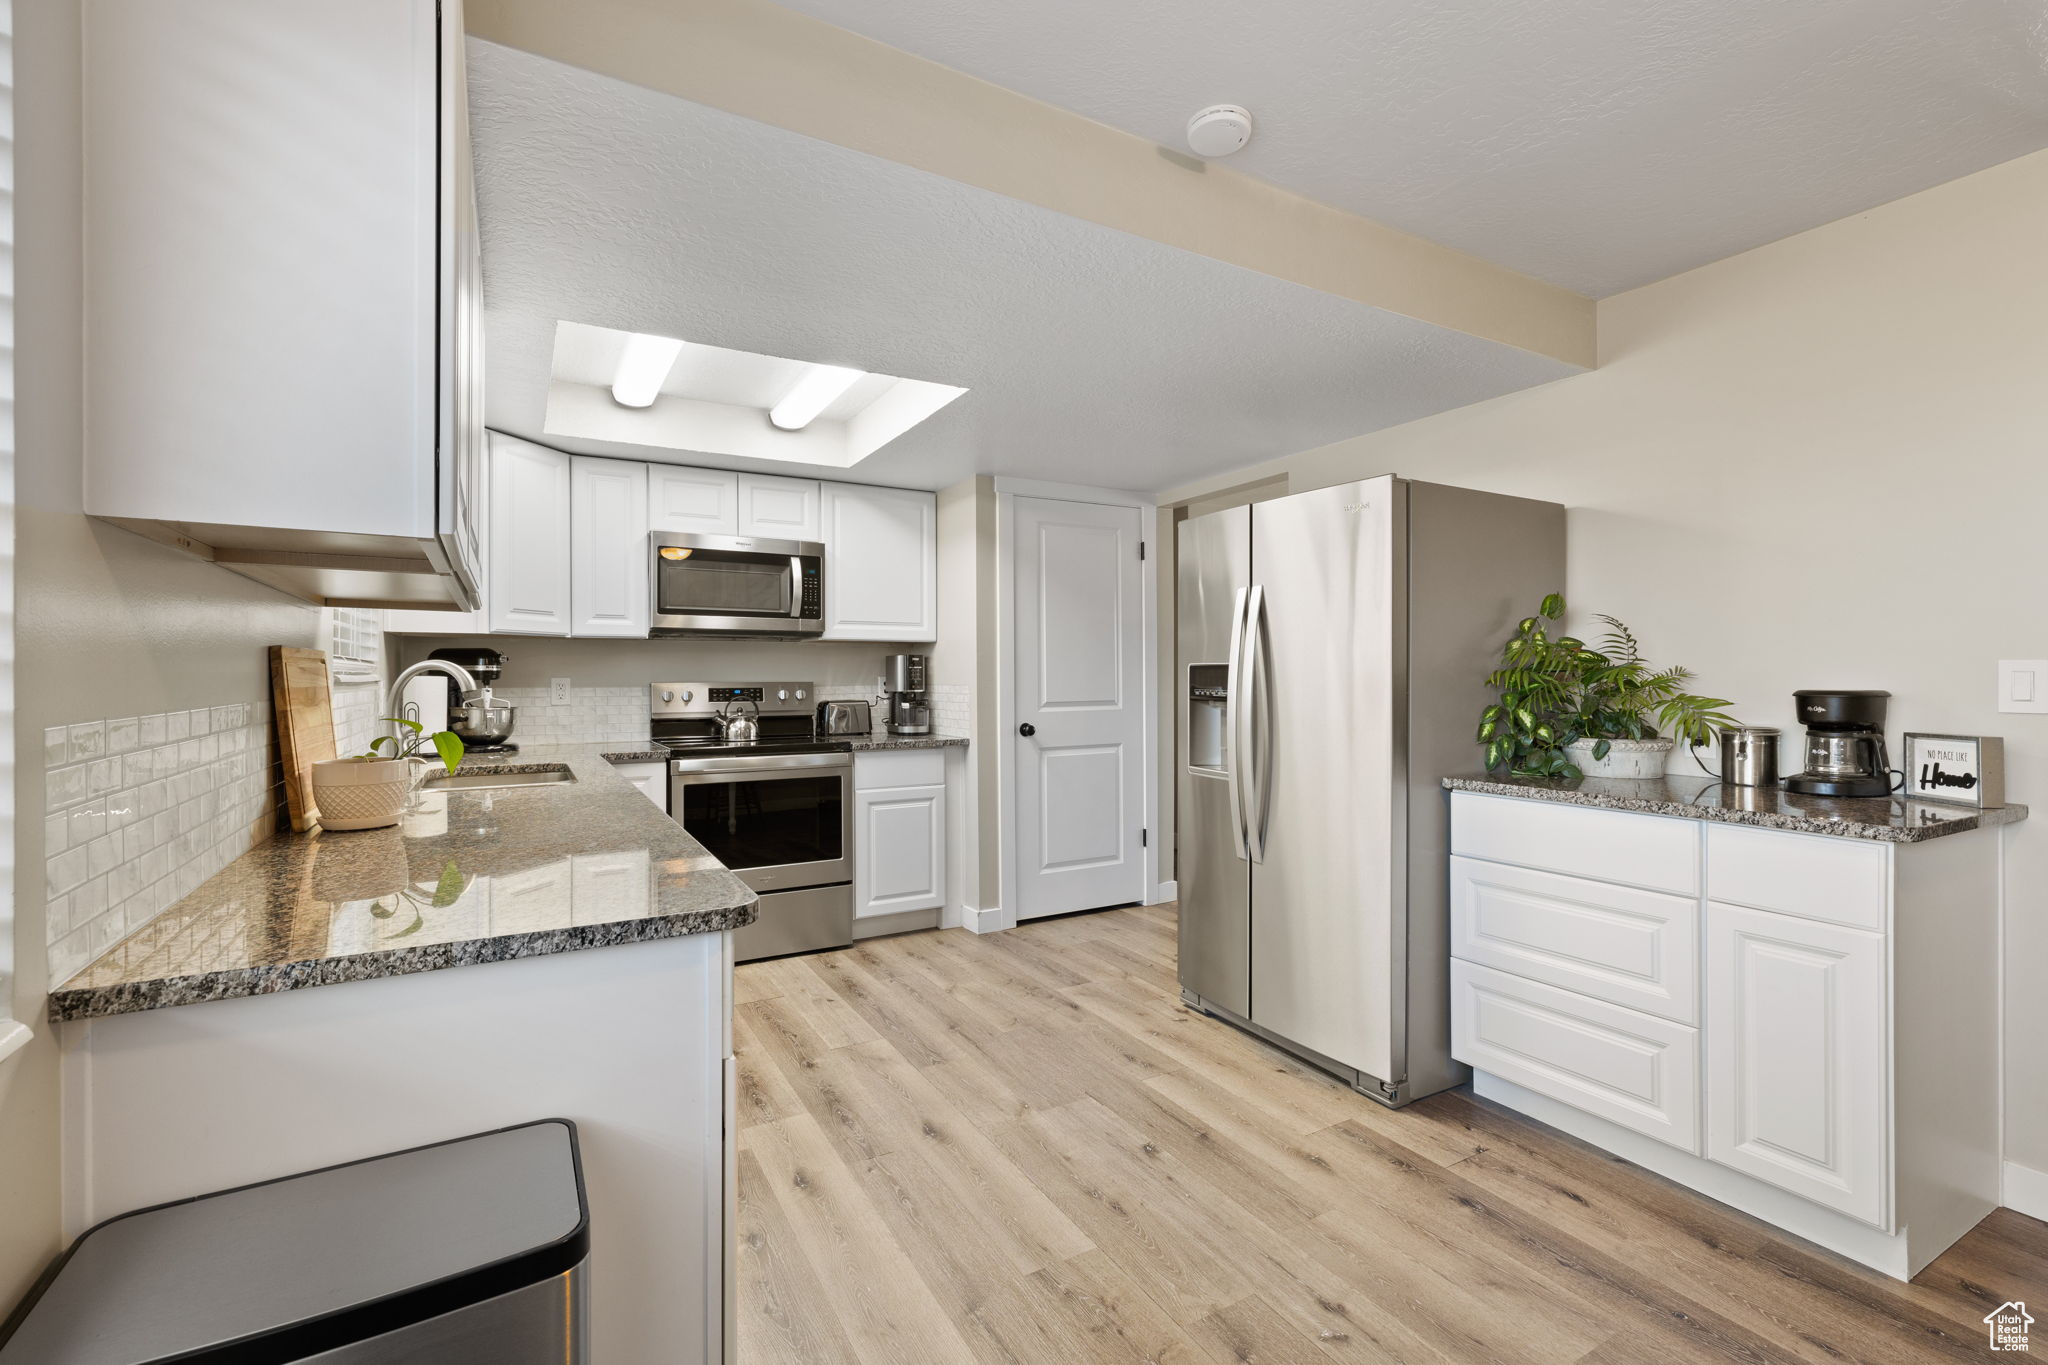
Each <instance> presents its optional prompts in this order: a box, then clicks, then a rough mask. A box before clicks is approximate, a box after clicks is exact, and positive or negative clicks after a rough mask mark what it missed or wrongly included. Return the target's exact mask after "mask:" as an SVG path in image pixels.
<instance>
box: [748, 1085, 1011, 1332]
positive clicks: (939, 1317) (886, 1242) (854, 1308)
mask: <svg viewBox="0 0 2048 1365" xmlns="http://www.w3.org/2000/svg"><path fill="white" fill-rule="evenodd" d="M740 1147H741V1151H742V1152H744V1153H750V1154H751V1155H752V1156H753V1157H754V1159H755V1161H756V1162H757V1163H758V1165H759V1170H760V1174H761V1176H762V1178H763V1180H764V1182H765V1184H766V1186H767V1188H768V1190H769V1191H770V1192H771V1197H772V1198H774V1200H775V1201H776V1204H777V1206H778V1207H779V1208H780V1209H781V1211H782V1213H783V1215H784V1216H785V1217H786V1218H787V1219H788V1222H789V1224H790V1227H791V1228H792V1229H794V1231H795V1233H796V1235H797V1236H798V1237H799V1238H800V1239H801V1244H802V1247H803V1250H804V1253H805V1256H806V1257H807V1258H808V1260H809V1262H810V1264H811V1265H812V1266H813V1267H814V1268H815V1270H816V1271H817V1285H818V1287H819V1288H820V1289H822V1291H823V1293H824V1295H825V1299H826V1302H828V1303H829V1304H830V1305H831V1307H832V1310H833V1312H834V1313H835V1314H836V1315H837V1317H838V1319H839V1324H840V1326H841V1328H842V1329H843V1330H844V1331H845V1333H846V1336H847V1338H848V1339H849V1340H850V1341H851V1342H852V1343H853V1347H854V1350H855V1352H856V1353H857V1358H858V1359H859V1360H861V1361H863V1362H870V1363H871V1365H902V1363H906V1362H921V1363H922V1362H929V1365H961V1362H963V1361H967V1360H970V1359H972V1358H973V1356H972V1353H971V1352H970V1351H969V1350H968V1348H967V1342H966V1340H965V1339H964V1338H963V1337H962V1336H961V1335H960V1331H959V1329H958V1328H957V1327H956V1326H955V1325H954V1323H953V1320H952V1319H951V1318H950V1317H948V1316H947V1314H946V1312H945V1310H944V1309H943V1308H941V1307H940V1305H939V1302H938V1300H937V1298H936V1297H934V1295H933V1293H932V1290H931V1287H930V1286H929V1285H928V1284H927V1283H926V1281H925V1279H924V1277H923V1276H922V1275H921V1274H919V1273H918V1271H917V1268H916V1265H915V1264H914V1262H913V1261H912V1260H911V1258H910V1256H909V1255H907V1254H906V1253H905V1252H904V1250H903V1247H902V1245H901V1244H900V1243H898V1242H897V1240H896V1237H895V1234H894V1233H892V1232H891V1231H890V1229H889V1225H888V1223H887V1222H886V1220H884V1219H883V1217H882V1216H881V1214H880V1212H879V1211H878V1210H877V1208H876V1206H875V1204H874V1202H873V1200H872V1199H871V1198H870V1197H869V1196H868V1194H867V1192H866V1190H865V1189H864V1188H863V1187H862V1186H861V1185H860V1184H859V1183H858V1182H857V1181H856V1179H855V1178H854V1175H853V1173H852V1171H851V1170H850V1169H848V1167H847V1165H846V1163H845V1162H844V1161H842V1160H841V1159H840V1157H839V1154H838V1153H837V1152H836V1151H835V1150H834V1149H833V1146H832V1143H831V1142H830V1141H829V1140H828V1139H827V1138H826V1137H825V1134H824V1132H823V1131H822V1130H821V1129H820V1128H819V1126H818V1123H817V1121H816V1120H815V1119H813V1118H812V1117H811V1116H810V1115H808V1114H799V1115H797V1116H796V1117H794V1118H787V1119H778V1120H777V1121H775V1122H774V1123H760V1124H756V1125H754V1126H753V1127H752V1128H749V1129H747V1130H746V1131H745V1132H744V1133H742V1134H741V1135H740Z"/></svg>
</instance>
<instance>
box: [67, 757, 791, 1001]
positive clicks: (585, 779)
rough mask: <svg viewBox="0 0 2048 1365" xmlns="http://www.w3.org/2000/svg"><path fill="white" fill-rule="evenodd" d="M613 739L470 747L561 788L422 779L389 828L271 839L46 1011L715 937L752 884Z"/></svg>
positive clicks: (133, 937) (744, 903)
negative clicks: (630, 765)
mask: <svg viewBox="0 0 2048 1365" xmlns="http://www.w3.org/2000/svg"><path fill="white" fill-rule="evenodd" d="M621 747H622V746H620V745H617V744H610V745H600V744H579V745H546V746H543V745H529V746H526V747H525V748H524V749H522V750H521V751H520V752H519V753H517V754H512V755H506V756H504V757H502V758H500V757H494V756H489V755H482V754H474V755H471V756H469V757H468V758H466V759H465V760H464V761H463V764H462V769H461V771H462V772H464V773H472V772H477V771H481V770H484V769H511V770H513V771H517V770H519V769H522V768H525V769H532V768H549V767H558V768H566V769H568V771H569V772H570V773H571V774H573V776H574V778H575V780H574V781H573V782H551V783H548V784H546V785H538V786H525V787H490V788H470V789H451V790H441V791H435V790H425V791H423V792H422V793H421V794H420V797H419V799H418V804H417V807H416V809H414V810H412V811H410V812H408V813H407V814H406V815H405V816H404V817H403V818H402V820H401V821H400V823H399V824H398V825H397V826H395V827H393V828H389V829H379V830H362V831H355V832H348V833H342V832H325V831H318V830H316V831H314V832H313V833H310V834H279V835H277V836H276V837H275V838H273V839H270V840H268V841H267V842H265V843H262V844H259V845H258V846H257V847H256V848H254V849H252V850H250V851H249V852H248V853H245V854H243V855H242V856H241V857H240V858H237V859H236V860H235V861H234V862H232V863H230V864H229V865H228V866H227V867H226V868H225V869H223V870H222V871H221V872H219V873H218V874H216V875H215V876H213V877H211V878H209V879H208V880H207V881H205V882H204V883H202V884H201V885H200V886H199V887H198V889H197V890H195V891H193V892H192V894H191V895H189V896H186V897H185V898H184V899H183V900H181V901H179V902H178V903H177V904H175V905H173V906H171V908H170V909H168V910H166V911H165V912H164V913H163V914H161V915H159V916H158V917H157V918H155V919H153V920H151V921H150V922H149V923H147V924H145V925H143V926H142V927H141V928H139V929H137V930H136V931H135V932H134V933H132V934H130V935H129V936H128V937H127V938H125V939H123V940H122V941H121V942H119V943H117V944H115V945H114V947H113V948H112V949H110V950H109V951H108V952H106V953H105V954H103V955H102V956H101V957H99V958H98V959H96V960H95V961H93V962H92V963H90V964H88V965H87V966H86V967H85V968H84V969H83V970H82V971H80V972H79V973H78V974H77V975H76V976H74V977H72V978H71V979H70V980H68V981H66V982H64V983H63V984H62V985H59V986H58V987H56V988H55V989H54V990H52V991H51V993H50V1004H49V1012H50V1018H51V1019H52V1020H56V1021H60V1022H61V1021H63V1020H70V1019H90V1018H95V1017H99V1016H102V1015H110V1014H128V1013H133V1012H135V1011H138V1010H151V1009H164V1008H167V1007H170V1006H174V1005H189V1004H196V1003H199V1002H202V1001H208V1000H226V999H232V998H235V997H238V996H248V995H267V994H272V993H275V992H278V991H289V990H299V989H303V988H306V987H312V986H327V985H335V984H339V983H341V982H347V981H364V980H370V979H373V978H376V977H385V976H404V975H408V974H410V973H414V972H429V971H436V970H439V969H441V968H445V967H460V966H466V965H469V964H473V963H483V962H501V961H505V960H507V959H510V958H519V957H539V956H545V955H547V954H551V953H566V952H575V951H577V950H578V949H583V948H600V947H607V946H610V945H613V944H622V943H641V942H647V941H650V940H654V939H665V938H680V937H683V936H685V935H688V934H702V933H715V932H717V931H720V930H724V929H737V928H740V927H742V926H744V925H747V924H751V923H753V921H754V918H755V916H756V914H757V913H758V911H757V909H756V906H755V896H754V893H753V891H752V890H750V889H749V888H748V887H747V885H746V884H745V883H744V882H742V881H741V880H740V879H739V878H738V877H736V876H734V875H733V874H732V873H731V872H729V871H727V870H726V868H725V865H724V864H722V863H720V862H719V861H718V860H717V859H716V858H714V857H712V856H711V854H710V853H709V852H707V851H706V850H705V848H704V846H703V845H702V844H700V843H698V842H697V841H696V840H695V839H693V838H691V837H690V836H689V835H688V834H687V833H685V832H684V831H683V828H682V826H681V825H679V824H677V823H676V822H675V821H673V820H671V819H669V818H668V816H667V815H665V814H664V813H663V812H662V811H661V809H660V808H659V807H657V806H655V805H653V804H652V803H650V802H649V801H648V799H647V798H646V797H645V796H643V795H642V794H641V793H640V791H639V789H638V788H636V787H634V786H633V784H632V783H631V782H629V781H627V780H626V778H625V777H624V776H623V775H621V774H620V773H618V772H616V771H615V770H614V769H613V767H612V764H611V763H610V762H608V761H606V755H607V754H610V753H614V752H617V751H618V750H619V749H620V748H621Z"/></svg>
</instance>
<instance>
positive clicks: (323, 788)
mask: <svg viewBox="0 0 2048 1365" xmlns="http://www.w3.org/2000/svg"><path fill="white" fill-rule="evenodd" d="M385 723H386V724H388V725H395V726H397V727H399V731H398V733H397V734H395V735H379V736H377V738H376V739H374V740H372V741H370V750H369V752H368V753H363V754H356V755H353V756H352V757H349V758H327V759H322V760H321V761H320V762H318V763H315V764H314V765H313V805H314V807H315V808H316V809H317V810H318V811H319V812H320V827H321V828H322V829H327V830H354V829H383V828H384V827H385V826H387V825H395V824H397V823H398V817H399V814H400V813H401V812H402V811H404V809H405V800H406V798H407V797H408V796H410V795H411V794H412V784H413V781H414V779H415V777H416V776H417V765H418V763H419V762H420V761H421V760H424V759H425V758H426V753H427V751H428V750H430V749H431V750H432V751H433V753H434V754H435V755H436V756H437V757H439V758H440V760H441V762H442V763H443V764H445V765H446V766H447V768H448V771H449V772H451V773H452V772H454V771H455V769H456V767H457V766H458V765H459V764H460V763H461V762H462V754H463V748H462V739H461V737H460V736H458V735H455V734H452V733H450V732H449V731H447V730H442V731H439V732H438V733H435V734H431V735H430V734H428V733H427V730H426V727H425V726H423V725H421V724H420V723H419V722H418V721H416V720H405V719H402V718H400V717H397V716H390V717H387V718H386V720H385Z"/></svg>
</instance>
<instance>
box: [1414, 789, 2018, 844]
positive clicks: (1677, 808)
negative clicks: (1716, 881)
mask: <svg viewBox="0 0 2048 1365" xmlns="http://www.w3.org/2000/svg"><path fill="white" fill-rule="evenodd" d="M1444 786H1446V787H1448V788H1450V789H1451V790H1452V791H1460V792H1475V793H1477V794H1479V795H1482V796H1511V797H1519V798H1521V799H1523V800H1530V801H1555V802H1559V803H1562V804H1564V805H1569V806H1594V807H1598V808H1599V809H1602V810H1626V811H1635V812H1637V813H1638V814H1643V815H1674V816H1678V817H1679V818H1681V819H1687V820H1707V821H1712V822H1714V823H1716V824H1724V825H1750V826H1753V827H1755V828H1757V829H1781V830H1787V831H1790V832H1792V833H1795V834H1827V835H1833V836H1835V837H1836V838H1842V839H1870V840H1875V841H1876V842H1879V843H1887V844H1917V843H1922V842H1924V841H1926V840H1928V839H1938V838H1940V837H1942V836H1943V835H1945V834H1962V833H1964V832H1965V831H1968V830H1973V829H1988V828H1991V827H1993V826H1997V825H2009V824H2012V823H2014V822H2015V821H2019V820H2024V819H2026V818H2027V808H2026V807H2025V806H2020V805H2011V804H2008V805H2003V806H1986V807H1983V808H1982V809H1979V808H1977V807H1974V806H1951V805H1945V804H1943V803H1941V802H1937V801H1908V800H1905V799H1904V798H1902V797H1896V796H1873V797H1848V796H1807V795H1804V794H1802V793H1800V792H1794V791H1786V790H1785V789H1784V788H1782V787H1738V786H1735V785H1733V784H1727V783H1723V782H1722V781H1721V780H1720V779H1719V778H1713V777H1683V776H1675V775H1668V774H1667V775H1666V776H1664V777H1649V778H1615V777H1606V778H1601V777H1583V778H1579V779H1577V780H1575V781H1574V780H1566V779H1561V778H1549V777H1508V776H1494V775H1487V776H1484V777H1447V778H1445V779H1444Z"/></svg>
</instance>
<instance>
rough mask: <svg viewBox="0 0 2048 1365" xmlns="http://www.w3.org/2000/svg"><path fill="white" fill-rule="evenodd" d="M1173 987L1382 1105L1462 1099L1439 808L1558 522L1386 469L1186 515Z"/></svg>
mask: <svg viewBox="0 0 2048 1365" xmlns="http://www.w3.org/2000/svg"><path fill="white" fill-rule="evenodd" d="M1179 549H1180V565H1179V575H1178V578H1177V580H1176V581H1177V609H1178V614H1179V621H1180V631H1179V679H1180V696H1181V707H1180V724H1179V731H1180V736H1179V755H1178V757H1179V782H1178V787H1179V830H1178V843H1177V846H1176V864H1175V869H1176V875H1177V876H1178V878H1179V882H1180V984H1181V995H1182V998H1183V999H1184V1000H1186V1001H1187V1003H1188V1004H1189V1005H1190V1006H1192V1007H1194V1008H1196V1009H1200V1010H1202V1011H1203V1012H1205V1013H1208V1014H1211V1015H1214V1016H1216V1017H1218V1018H1221V1019H1225V1020H1228V1021H1229V1022H1231V1023H1233V1024H1236V1025H1238V1026H1240V1027H1242V1028H1246V1029H1248V1030H1250V1031H1251V1032H1253V1033H1256V1034H1258V1035H1260V1036H1261V1037H1264V1038H1266V1039H1267V1040H1269V1041H1271V1042H1274V1043H1277V1044H1279V1045H1281V1046H1283V1047H1285V1048H1287V1049H1288V1050H1290V1051H1292V1052H1294V1053H1296V1054H1298V1055H1300V1056H1302V1057H1304V1058H1306V1059H1307V1060H1309V1061H1311V1062H1313V1063H1315V1064H1316V1065H1318V1066H1320V1067H1322V1068H1323V1069H1325V1070H1328V1071H1331V1072H1333V1073H1335V1074H1337V1075H1339V1076H1341V1077H1343V1078H1344V1079H1345V1080H1348V1081H1350V1082H1351V1083H1352V1084H1353V1085H1354V1086H1356V1087H1357V1088H1358V1089H1359V1090H1360V1091H1361V1092H1362V1093H1364V1094H1366V1095H1369V1096H1371V1097H1372V1098H1374V1099H1377V1100H1380V1101H1382V1102H1383V1103H1386V1104H1393V1105H1398V1104H1406V1103H1408V1102H1409V1101H1411V1100H1415V1099H1419V1098H1421V1097H1422V1096H1424V1095H1429V1094H1433V1093H1435V1092H1436V1091H1438V1090H1442V1089H1445V1088H1446V1087H1448V1086H1452V1085H1456V1084H1457V1083H1458V1082H1459V1081H1461V1080H1463V1079H1464V1077H1465V1069H1464V1068H1463V1067H1461V1066H1459V1065H1458V1064H1457V1063H1455V1062H1453V1061H1452V1060H1451V1053H1450V1010H1449V985H1450V982H1449V958H1450V944H1449V925H1448V914H1447V908H1446V894H1447V892H1446V883H1447V872H1448V867H1447V862H1446V859H1447V856H1448V850H1447V848H1446V834H1447V830H1446V825H1447V802H1446V801H1445V798H1444V792H1443V790H1442V787H1441V779H1442V778H1444V777H1446V776H1450V775H1453V774H1461V773H1470V772H1473V771H1476V770H1477V768H1478V765H1479V761H1480V753H1479V748H1478V746H1477V745H1476V744H1475V743H1474V742H1473V732H1474V730H1475V729H1476V728H1477V724H1478V716H1479V712H1480V709H1481V708H1482V707H1483V706H1484V705H1485V704H1486V701H1487V699H1488V696H1489V694H1488V692H1487V691H1486V688H1485V685H1484V679H1485V675H1486V673H1487V671H1488V669H1489V668H1490V667H1491V666H1492V664H1493V661H1494V660H1495V659H1496V658H1497V657H1498V651H1499V648H1500V645H1501V642H1502V641H1503V640H1505V639H1506V638H1507V635H1508V634H1509V632H1510V631H1511V630H1512V628H1513V626H1514V624H1515V622H1517V621H1519V620H1520V619H1521V618H1522V617H1523V616H1526V615H1528V614H1529V613H1530V612H1531V611H1534V610H1535V607H1536V603H1537V602H1538V601H1540V600H1541V599H1542V597H1543V595H1544V594H1545V593H1547V592H1551V591H1553V590H1560V589H1562V587H1563V585H1564V508H1562V507H1560V506H1558V505H1556V504H1554V503H1547V502H1536V501H1532V500H1530V499H1526V498H1513V497H1506V496H1502V495H1499V494H1494V493H1481V492H1475V491H1473V490H1470V489H1463V488H1450V487H1446V486H1444V485H1441V484H1428V483H1416V482H1413V481H1410V480H1407V479H1401V478H1396V477H1393V476H1391V475H1389V476H1386V477H1382V478H1377V479H1368V480H1365V481H1363V482H1360V483H1349V484H1342V485H1339V486H1337V487H1333V488H1322V489H1317V490H1315V491H1314V492H1309V493H1300V494H1296V495H1294V496H1292V497H1285V498H1276V499H1273V500H1272V501H1269V502H1260V503H1253V504H1251V505H1250V506H1246V507H1234V508H1230V509H1228V510H1226V511H1222V512H1212V513H1210V514H1208V515H1206V516H1200V517H1191V518H1189V519H1188V520H1187V521H1184V522H1182V523H1181V525H1180V537H1179Z"/></svg>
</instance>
